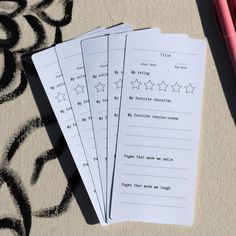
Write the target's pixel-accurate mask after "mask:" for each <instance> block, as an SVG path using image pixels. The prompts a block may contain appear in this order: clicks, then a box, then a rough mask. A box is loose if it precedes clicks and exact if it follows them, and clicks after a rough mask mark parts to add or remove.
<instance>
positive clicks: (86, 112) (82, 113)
mask: <svg viewBox="0 0 236 236" xmlns="http://www.w3.org/2000/svg"><path fill="white" fill-rule="evenodd" d="M88 113H90V111H85V112H81V113H80V114H81V115H84V114H88Z"/></svg>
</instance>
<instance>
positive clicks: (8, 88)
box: [0, 0, 81, 236]
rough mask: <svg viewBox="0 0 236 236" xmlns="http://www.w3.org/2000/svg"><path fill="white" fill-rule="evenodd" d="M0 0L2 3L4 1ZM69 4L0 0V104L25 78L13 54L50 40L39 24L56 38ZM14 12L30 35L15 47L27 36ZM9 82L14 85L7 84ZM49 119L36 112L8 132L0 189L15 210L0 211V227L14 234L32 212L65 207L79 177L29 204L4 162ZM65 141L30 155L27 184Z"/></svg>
mask: <svg viewBox="0 0 236 236" xmlns="http://www.w3.org/2000/svg"><path fill="white" fill-rule="evenodd" d="M8 2H12V3H14V4H13V7H12V8H11V7H9V6H10V4H9V5H8ZM55 2H57V3H55ZM5 4H6V6H7V8H5V7H4V5H5ZM54 4H55V5H56V4H57V5H59V6H60V7H62V8H63V12H62V15H61V17H60V19H59V20H56V19H54V17H53V14H48V13H47V8H49V7H51V6H53V5H54ZM6 9H7V10H6ZM72 10H73V1H72V0H61V1H60V2H59V1H55V0H41V1H37V3H36V4H34V5H32V3H31V1H29V0H28V1H27V0H10V1H6V0H5V1H4V0H0V31H1V33H2V35H5V36H4V37H3V38H0V57H2V58H3V60H2V61H3V64H2V65H1V66H2V68H3V71H2V75H1V77H0V106H1V104H4V103H8V102H11V101H13V100H15V99H17V98H18V97H19V96H21V95H22V94H23V93H24V92H25V91H26V88H27V86H28V81H27V78H26V76H25V74H24V72H23V70H22V65H21V62H20V60H19V59H20V57H21V55H22V54H24V53H27V52H33V51H36V50H40V49H43V48H45V47H49V46H51V44H49V42H48V39H47V35H46V30H45V26H48V27H51V28H52V32H53V34H54V41H53V42H52V44H56V43H60V42H62V40H63V35H62V28H63V27H64V26H66V25H68V24H70V23H71V20H72ZM20 18H22V19H23V20H21V22H23V24H27V28H29V30H28V32H27V33H28V35H29V34H30V35H34V38H35V40H34V42H32V43H31V44H30V45H26V46H23V47H19V45H20V42H23V41H24V40H26V39H27V33H26V32H23V30H22V29H21V25H20V24H19V19H20ZM45 23H46V24H45ZM13 83H14V86H12V84H13ZM15 84H16V85H15ZM55 122H56V118H55V116H54V115H53V114H52V115H48V116H45V117H42V118H41V117H36V118H33V119H31V120H28V121H25V124H24V125H23V126H21V127H20V128H19V129H18V130H16V131H14V132H13V135H12V137H10V140H9V141H8V144H7V145H6V147H5V151H4V152H3V153H2V157H1V158H2V160H3V163H2V164H1V166H0V191H1V187H2V185H3V184H6V185H7V187H8V190H9V193H10V195H11V196H12V199H13V202H14V205H15V207H16V209H17V212H18V215H17V216H14V217H11V216H9V215H4V216H0V230H1V229H5V230H6V229H8V230H11V231H12V232H14V233H15V234H17V235H20V236H21V235H22V236H28V235H30V231H31V226H32V220H33V218H34V217H42V218H52V217H59V216H60V215H62V214H64V213H65V212H66V211H67V210H68V208H69V206H70V203H71V201H72V199H73V193H72V190H73V188H75V187H73V182H74V184H75V183H76V184H78V183H79V182H80V181H81V180H80V179H76V180H73V179H72V180H71V181H72V182H70V181H69V183H68V185H67V186H66V189H65V192H64V194H63V196H62V198H61V201H60V203H59V204H58V205H55V206H51V207H47V208H44V209H34V210H32V209H31V203H30V199H29V196H28V193H27V189H26V188H25V187H24V183H23V182H22V181H21V178H20V176H19V175H18V174H17V172H16V170H13V169H11V167H10V166H11V163H12V162H13V161H14V158H16V157H17V158H24V157H21V156H20V155H16V153H18V152H20V147H21V145H23V144H24V143H25V142H26V141H27V139H28V138H29V136H30V135H31V134H32V133H33V132H35V131H36V130H38V129H39V128H42V127H45V126H50V125H52V124H53V123H55ZM65 145H66V144H65V140H64V139H63V138H62V139H59V141H58V143H57V145H56V147H54V148H52V149H50V150H46V151H43V152H42V153H41V154H39V156H38V157H36V159H35V163H34V166H32V176H31V179H30V183H31V185H36V184H37V182H38V180H39V178H40V176H41V175H43V169H44V166H45V165H46V164H47V163H48V162H51V161H53V160H56V159H57V158H58V157H60V155H61V153H62V152H63V150H64V148H65ZM72 177H73V176H72Z"/></svg>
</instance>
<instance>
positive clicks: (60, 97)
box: [55, 92, 66, 102]
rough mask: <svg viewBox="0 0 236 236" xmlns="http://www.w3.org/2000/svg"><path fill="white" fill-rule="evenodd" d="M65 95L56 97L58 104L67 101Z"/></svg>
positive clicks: (61, 94)
mask: <svg viewBox="0 0 236 236" xmlns="http://www.w3.org/2000/svg"><path fill="white" fill-rule="evenodd" d="M65 96H66V95H65V94H64V93H60V92H59V93H58V94H57V96H56V97H55V98H56V99H57V101H58V102H62V101H65V100H66V99H65Z"/></svg>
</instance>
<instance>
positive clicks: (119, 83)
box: [115, 79, 122, 89]
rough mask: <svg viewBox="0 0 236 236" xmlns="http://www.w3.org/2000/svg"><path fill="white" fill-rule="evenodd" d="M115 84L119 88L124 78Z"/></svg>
mask: <svg viewBox="0 0 236 236" xmlns="http://www.w3.org/2000/svg"><path fill="white" fill-rule="evenodd" d="M115 84H116V88H117V89H119V88H121V85H122V80H121V79H119V80H118V81H116V82H115Z"/></svg>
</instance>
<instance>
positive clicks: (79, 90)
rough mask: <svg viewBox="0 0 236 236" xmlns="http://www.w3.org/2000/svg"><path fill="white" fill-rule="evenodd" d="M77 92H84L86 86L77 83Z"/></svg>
mask: <svg viewBox="0 0 236 236" xmlns="http://www.w3.org/2000/svg"><path fill="white" fill-rule="evenodd" d="M74 90H75V92H76V94H80V93H84V86H81V85H79V84H77V86H76V87H75V88H74Z"/></svg>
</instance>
